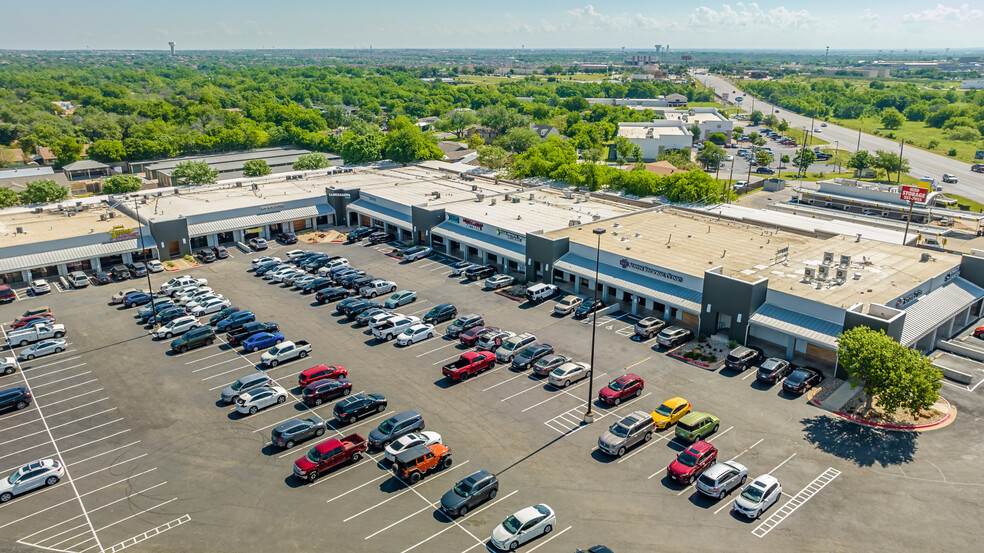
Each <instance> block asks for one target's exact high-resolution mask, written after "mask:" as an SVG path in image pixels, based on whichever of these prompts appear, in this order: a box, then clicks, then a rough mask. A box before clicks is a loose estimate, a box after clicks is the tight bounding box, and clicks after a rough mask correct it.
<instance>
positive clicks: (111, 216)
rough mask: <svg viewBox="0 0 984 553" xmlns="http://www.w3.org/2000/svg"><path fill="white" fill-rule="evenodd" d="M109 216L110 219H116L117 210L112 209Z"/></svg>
mask: <svg viewBox="0 0 984 553" xmlns="http://www.w3.org/2000/svg"><path fill="white" fill-rule="evenodd" d="M109 218H110V219H115V218H116V212H115V211H110V212H109Z"/></svg>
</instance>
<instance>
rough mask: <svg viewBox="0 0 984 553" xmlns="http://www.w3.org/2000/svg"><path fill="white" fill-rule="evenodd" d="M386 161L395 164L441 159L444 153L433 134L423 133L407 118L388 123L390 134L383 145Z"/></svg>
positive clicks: (398, 118) (399, 118)
mask: <svg viewBox="0 0 984 553" xmlns="http://www.w3.org/2000/svg"><path fill="white" fill-rule="evenodd" d="M383 153H384V154H385V156H386V159H389V160H392V161H395V162H397V163H412V162H414V161H420V160H424V159H441V158H442V157H444V152H443V151H441V149H440V148H438V147H437V138H436V137H435V136H434V134H433V133H424V132H422V131H421V130H420V127H418V126H416V125H414V124H413V122H411V121H410V119H409V118H407V117H402V116H401V117H397V118H396V119H394V120H393V121H391V122H390V132H389V133H388V134H387V135H386V139H385V140H384V143H383Z"/></svg>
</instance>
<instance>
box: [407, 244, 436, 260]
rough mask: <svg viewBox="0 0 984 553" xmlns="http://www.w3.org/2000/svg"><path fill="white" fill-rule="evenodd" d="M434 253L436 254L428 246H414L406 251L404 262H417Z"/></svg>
mask: <svg viewBox="0 0 984 553" xmlns="http://www.w3.org/2000/svg"><path fill="white" fill-rule="evenodd" d="M432 253H434V250H432V249H430V248H428V247H427V246H414V247H412V248H408V249H406V250H404V252H403V260H404V261H416V260H418V259H423V258H425V257H427V256H428V255H430V254H432Z"/></svg>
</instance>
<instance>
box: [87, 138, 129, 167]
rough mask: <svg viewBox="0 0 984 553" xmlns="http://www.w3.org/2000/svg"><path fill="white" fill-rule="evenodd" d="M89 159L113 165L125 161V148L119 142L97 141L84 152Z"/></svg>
mask: <svg viewBox="0 0 984 553" xmlns="http://www.w3.org/2000/svg"><path fill="white" fill-rule="evenodd" d="M86 153H87V154H88V155H89V159H94V160H96V161H101V162H103V163H113V162H116V161H123V160H124V159H126V148H125V147H123V142H122V141H120V140H97V141H95V142H93V143H92V145H91V146H89V150H88V151H87V152H86Z"/></svg>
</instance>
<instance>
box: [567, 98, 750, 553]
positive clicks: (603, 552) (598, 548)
mask: <svg viewBox="0 0 984 553" xmlns="http://www.w3.org/2000/svg"><path fill="white" fill-rule="evenodd" d="M736 119H737V117H736ZM574 553H615V552H614V551H612V550H611V549H609V548H608V547H605V546H604V545H592V546H591V547H589V548H587V549H580V548H578V549H577V550H576V551H575V552H574Z"/></svg>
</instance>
